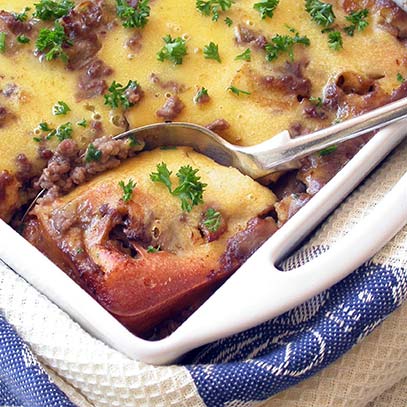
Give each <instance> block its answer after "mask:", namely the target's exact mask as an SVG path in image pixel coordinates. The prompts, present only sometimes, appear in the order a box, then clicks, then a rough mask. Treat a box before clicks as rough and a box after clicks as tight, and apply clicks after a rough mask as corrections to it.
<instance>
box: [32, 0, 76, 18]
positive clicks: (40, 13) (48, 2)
mask: <svg viewBox="0 0 407 407" xmlns="http://www.w3.org/2000/svg"><path fill="white" fill-rule="evenodd" d="M34 7H35V12H34V17H36V18H39V19H40V20H44V21H49V20H57V19H58V18H61V17H63V16H66V15H67V14H68V13H69V12H70V11H71V10H72V9H73V8H74V7H75V3H74V2H73V1H71V0H55V1H54V0H40V2H39V3H35V4H34Z"/></svg>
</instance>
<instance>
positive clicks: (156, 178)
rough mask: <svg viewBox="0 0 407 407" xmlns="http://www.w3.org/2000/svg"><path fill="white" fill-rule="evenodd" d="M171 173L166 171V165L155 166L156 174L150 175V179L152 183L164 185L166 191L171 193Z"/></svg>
mask: <svg viewBox="0 0 407 407" xmlns="http://www.w3.org/2000/svg"><path fill="white" fill-rule="evenodd" d="M171 174H172V172H171V171H170V170H169V169H168V167H167V164H166V163H164V162H163V163H161V164H157V172H153V173H151V174H150V179H151V181H153V182H158V183H161V184H164V185H165V186H166V187H167V189H168V191H170V192H171V193H172V182H171V180H170V176H171Z"/></svg>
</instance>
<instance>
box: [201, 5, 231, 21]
mask: <svg viewBox="0 0 407 407" xmlns="http://www.w3.org/2000/svg"><path fill="white" fill-rule="evenodd" d="M233 3H234V0H196V8H197V10H198V11H199V12H200V13H201V14H203V15H204V16H210V15H212V21H218V20H219V13H221V12H222V11H226V10H229V9H230V8H231V7H232V4H233Z"/></svg>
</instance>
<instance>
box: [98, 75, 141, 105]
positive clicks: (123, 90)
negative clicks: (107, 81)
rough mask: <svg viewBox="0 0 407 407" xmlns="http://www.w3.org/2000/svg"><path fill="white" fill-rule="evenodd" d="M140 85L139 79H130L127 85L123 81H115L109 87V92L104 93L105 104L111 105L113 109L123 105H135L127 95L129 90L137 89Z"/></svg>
mask: <svg viewBox="0 0 407 407" xmlns="http://www.w3.org/2000/svg"><path fill="white" fill-rule="evenodd" d="M138 86H139V84H138V82H137V81H129V82H128V83H127V85H126V86H123V85H122V84H121V83H118V82H116V81H113V82H112V84H111V85H110V87H109V89H108V93H107V94H106V95H104V98H105V105H106V106H110V107H111V108H113V109H117V108H119V107H122V108H123V109H128V108H130V107H132V106H134V103H132V102H130V100H129V98H128V97H127V92H128V91H130V90H132V89H136V88H137V87H138Z"/></svg>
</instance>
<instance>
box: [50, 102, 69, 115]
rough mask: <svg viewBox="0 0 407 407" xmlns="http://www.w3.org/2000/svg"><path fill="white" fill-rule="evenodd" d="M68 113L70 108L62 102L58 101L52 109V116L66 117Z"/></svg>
mask: <svg viewBox="0 0 407 407" xmlns="http://www.w3.org/2000/svg"><path fill="white" fill-rule="evenodd" d="M70 111H71V108H70V107H69V106H68V105H67V104H66V103H65V102H63V101H62V100H60V101H59V102H58V103H56V104H55V105H54V106H53V107H52V114H53V115H54V116H63V115H66V114H67V113H68V112H70Z"/></svg>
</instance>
